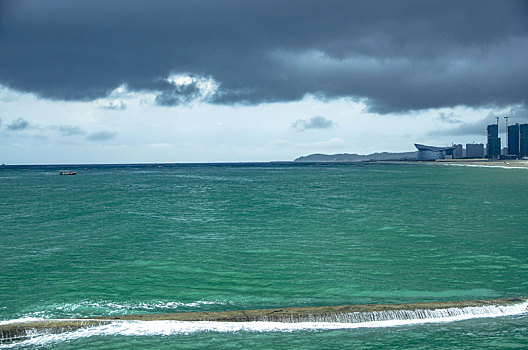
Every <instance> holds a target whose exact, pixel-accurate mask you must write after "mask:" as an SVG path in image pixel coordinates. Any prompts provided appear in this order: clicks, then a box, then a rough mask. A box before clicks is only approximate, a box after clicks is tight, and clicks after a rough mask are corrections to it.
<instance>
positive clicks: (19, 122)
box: [7, 118, 30, 131]
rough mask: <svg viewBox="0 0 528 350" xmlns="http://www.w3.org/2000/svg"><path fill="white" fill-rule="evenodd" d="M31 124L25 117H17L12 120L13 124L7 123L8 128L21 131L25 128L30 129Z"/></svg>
mask: <svg viewBox="0 0 528 350" xmlns="http://www.w3.org/2000/svg"><path fill="white" fill-rule="evenodd" d="M29 127H30V124H29V122H28V121H27V120H25V119H24V118H17V119H15V120H13V121H12V122H11V124H8V125H7V130H11V131H19V130H25V129H29Z"/></svg>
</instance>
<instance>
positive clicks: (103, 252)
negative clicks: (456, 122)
mask: <svg viewBox="0 0 528 350" xmlns="http://www.w3.org/2000/svg"><path fill="white" fill-rule="evenodd" d="M83 168H84V169H85V170H83ZM59 170H73V171H77V175H75V176H59ZM527 209H528V169H502V168H476V167H454V166H446V165H430V164H423V165H419V164H293V163H269V164H180V165H170V164H165V165H163V167H157V166H146V165H126V166H125V165H120V166H109V165H107V166H68V167H52V166H25V167H24V166H20V167H9V166H4V167H0V323H9V322H13V321H14V320H20V319H22V320H28V319H41V318H72V317H91V316H105V315H125V314H138V313H165V312H186V311H221V310H239V309H262V308H276V307H301V306H327V305H345V304H382V303H410V302H432V301H455V300H474V299H494V298H506V297H527V296H528V211H527ZM525 311H526V310H524V311H522V310H521V312H518V313H516V314H514V315H510V316H503V317H491V316H496V315H488V316H490V317H476V316H475V317H467V319H463V320H462V319H438V320H435V319H433V320H416V322H410V323H401V322H400V323H398V322H378V323H374V324H368V325H362V324H345V323H336V324H328V323H317V322H314V323H310V324H282V325H281V324H274V323H265V322H261V323H249V322H246V323H240V324H225V323H207V322H204V323H199V324H192V323H191V324H190V323H181V322H180V323H178V322H169V321H165V322H163V321H160V322H154V323H147V322H130V323H125V324H121V325H114V326H101V327H95V328H90V329H86V330H80V331H75V332H69V333H63V334H57V335H41V336H35V337H32V338H29V339H25V340H22V341H19V342H3V343H0V349H11V348H14V349H19V348H31V349H33V348H42V349H48V348H49V349H51V348H53V349H124V348H126V349H146V348H148V349H173V348H181V349H202V348H217V349H236V348H239V349H247V348H251V349H270V348H272V349H273V348H277V349H282V348H288V349H343V348H355V349H371V348H374V349H375V348H379V349H386V348H402V349H407V348H413V349H437V348H459V349H475V348H526V347H528V314H527V313H526V312H525Z"/></svg>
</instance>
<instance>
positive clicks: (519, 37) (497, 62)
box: [0, 0, 528, 164]
mask: <svg viewBox="0 0 528 350" xmlns="http://www.w3.org/2000/svg"><path fill="white" fill-rule="evenodd" d="M527 57H528V1H525V0H496V1H487V0H475V1H469V0H460V1H446V0H438V1H427V0H416V1H403V0H399V1H386V0H383V1H376V0H369V1H351V0H346V1H323V0H318V1H311V0H302V1H301V0H299V1H297V0H288V1H284V0H278V1H275V0H269V1H262V0H259V1H252V0H236V1H235V0H207V1H201V0H180V1H178V0H174V1H165V0H149V1H137V0H122V1H115V0H114V1H109V0H86V1H69V0H62V1H56V0H46V1H40V0H17V1H15V0H0V163H6V164H28V163H31V164H42V163H129V162H238V161H270V160H292V159H294V158H296V157H298V156H301V155H307V154H310V153H360V154H366V153H372V152H382V151H394V152H397V151H412V150H414V146H413V143H415V142H416V143H424V144H432V145H437V146H442V145H450V144H452V143H464V144H465V143H466V142H485V126H486V125H487V124H489V123H492V122H494V121H495V116H501V117H502V116H510V117H511V118H510V123H512V122H519V123H523V122H528V107H527V106H528V93H527V92H528V63H527V62H528V59H527ZM502 124H503V121H502V120H501V129H503V128H504V126H503V125H502Z"/></svg>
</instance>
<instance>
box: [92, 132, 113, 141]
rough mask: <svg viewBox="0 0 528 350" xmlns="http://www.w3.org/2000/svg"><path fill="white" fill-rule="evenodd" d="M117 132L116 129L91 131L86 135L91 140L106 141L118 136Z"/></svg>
mask: <svg viewBox="0 0 528 350" xmlns="http://www.w3.org/2000/svg"><path fill="white" fill-rule="evenodd" d="M116 135H117V132H115V131H98V132H94V133H91V134H90V135H88V136H87V137H86V139H88V140H90V141H106V140H110V139H112V138H114V137H116Z"/></svg>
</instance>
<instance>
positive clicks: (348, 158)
mask: <svg viewBox="0 0 528 350" xmlns="http://www.w3.org/2000/svg"><path fill="white" fill-rule="evenodd" d="M416 153H417V152H416V151H413V152H400V153H391V152H381V153H371V154H355V153H340V154H321V153H315V154H310V155H307V156H301V157H299V158H296V159H294V162H310V163H313V162H364V161H377V160H378V161H383V160H393V161H396V160H398V161H413V160H416Z"/></svg>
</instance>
